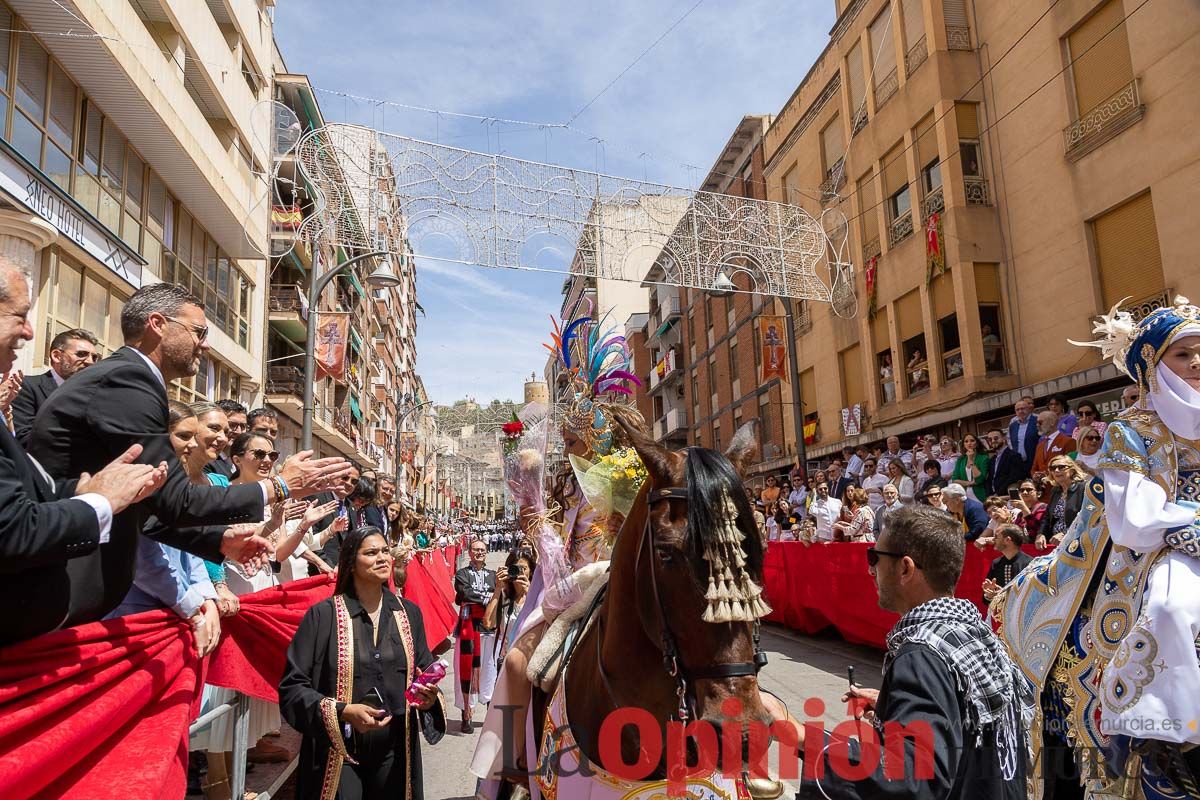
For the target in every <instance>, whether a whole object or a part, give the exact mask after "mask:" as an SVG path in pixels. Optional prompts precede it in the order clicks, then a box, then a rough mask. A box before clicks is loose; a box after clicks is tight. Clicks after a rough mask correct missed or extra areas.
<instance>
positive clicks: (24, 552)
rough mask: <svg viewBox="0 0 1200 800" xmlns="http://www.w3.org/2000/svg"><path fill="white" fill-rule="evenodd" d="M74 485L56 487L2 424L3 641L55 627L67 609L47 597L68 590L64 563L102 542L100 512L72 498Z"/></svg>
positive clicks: (0, 548) (0, 592)
mask: <svg viewBox="0 0 1200 800" xmlns="http://www.w3.org/2000/svg"><path fill="white" fill-rule="evenodd" d="M76 483H77V482H76V481H67V482H59V483H58V484H57V485H56V486H53V487H52V486H51V485H50V484H49V483H48V482H47V481H46V479H45V478H44V477H42V474H41V473H40V472H38V470H37V467H35V466H34V465H33V462H32V461H30V460H29V456H28V455H26V454H25V451H24V449H22V447H21V446H20V445H19V444H18V443H17V440H16V439H14V438H13V435H12V434H11V433H9V432H8V428H6V427H5V426H4V425H0V605H2V607H3V608H4V613H3V614H0V645H3V644H11V643H13V642H17V641H21V640H24V639H31V638H33V637H34V636H37V635H38V634H39V633H45V632H46V631H52V630H54V629H55V628H57V627H58V626H59V625H60V624H61V623H62V621H63V618H64V616H65V613H66V612H65V608H64V607H63V605H62V604H59V603H54V602H46V601H47V599H48V598H50V599H52V598H53V597H54V596H56V595H59V594H61V595H64V596H65V595H66V593H67V585H66V582H67V581H66V573H65V572H64V571H63V569H62V564H64V563H65V562H66V561H67V560H68V559H71V558H76V557H79V556H83V555H87V554H88V553H93V552H95V550H96V548H97V547H99V545H100V525H99V523H98V522H97V519H96V512H95V511H93V510H92V507H91V506H89V505H88V504H87V503H85V502H83V501H81V500H71V499H69V498H70V497H71V496H72V495H73V494H74V493H75V485H76ZM56 490H57V491H56Z"/></svg>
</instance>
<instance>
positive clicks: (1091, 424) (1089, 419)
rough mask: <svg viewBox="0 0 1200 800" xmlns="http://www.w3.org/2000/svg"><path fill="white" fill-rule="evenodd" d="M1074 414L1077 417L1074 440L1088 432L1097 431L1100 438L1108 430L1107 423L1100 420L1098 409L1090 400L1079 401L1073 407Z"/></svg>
mask: <svg viewBox="0 0 1200 800" xmlns="http://www.w3.org/2000/svg"><path fill="white" fill-rule="evenodd" d="M1075 413H1076V414H1077V415H1078V416H1079V426H1078V427H1077V428H1075V438H1076V439H1081V438H1083V434H1085V433H1087V432H1088V431H1089V430H1094V431H1098V432H1099V433H1100V435H1101V436H1103V435H1104V431H1106V430H1107V429H1108V423H1107V422H1105V421H1104V420H1102V419H1100V409H1099V408H1097V407H1096V404H1095V403H1093V402H1092V401H1091V400H1081V401H1080V402H1079V403H1078V404H1077V405H1076V406H1075Z"/></svg>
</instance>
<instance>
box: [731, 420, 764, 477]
mask: <svg viewBox="0 0 1200 800" xmlns="http://www.w3.org/2000/svg"><path fill="white" fill-rule="evenodd" d="M757 426H758V420H757V419H752V420H749V421H748V422H746V423H745V424H743V425H742V427H740V428H738V430H737V433H735V434H734V435H733V441H731V442H730V443H729V448H728V449H727V450H726V451H725V457H726V458H728V459H729V460H730V462H732V463H733V468H734V469H736V470H737V471H738V474H739V475H742V476H745V474H746V469H747V468H748V467H749V466H750V465H751V464H753V463H754V459H755V456H757V455H758V436H757V434H756V433H755V428H756V427H757Z"/></svg>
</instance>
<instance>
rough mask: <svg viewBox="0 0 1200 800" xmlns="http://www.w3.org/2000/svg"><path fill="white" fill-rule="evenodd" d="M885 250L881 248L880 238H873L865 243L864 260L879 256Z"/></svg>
mask: <svg viewBox="0 0 1200 800" xmlns="http://www.w3.org/2000/svg"><path fill="white" fill-rule="evenodd" d="M882 252H883V251H882V250H881V249H880V248H879V238H878V237H876V238H874V239H871V240H870V241H869V242H866V243H865V244H863V261H866V260H867V259H869V258H877V257H878V256H879V254H880V253H882Z"/></svg>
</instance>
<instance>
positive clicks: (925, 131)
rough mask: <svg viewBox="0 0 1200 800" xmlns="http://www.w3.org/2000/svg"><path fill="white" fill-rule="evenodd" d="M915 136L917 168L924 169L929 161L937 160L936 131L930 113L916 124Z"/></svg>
mask: <svg viewBox="0 0 1200 800" xmlns="http://www.w3.org/2000/svg"><path fill="white" fill-rule="evenodd" d="M916 135H917V139H916V145H917V167H918V168H919V169H925V167H926V165H928V164H929V163H930V162H931V161H937V160H938V142H937V129H936V128H935V127H934V121H933V113H932V112H931V113H929V114H926V115H925V119H923V120H921V121H920V122H918V123H917V134H916Z"/></svg>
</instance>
